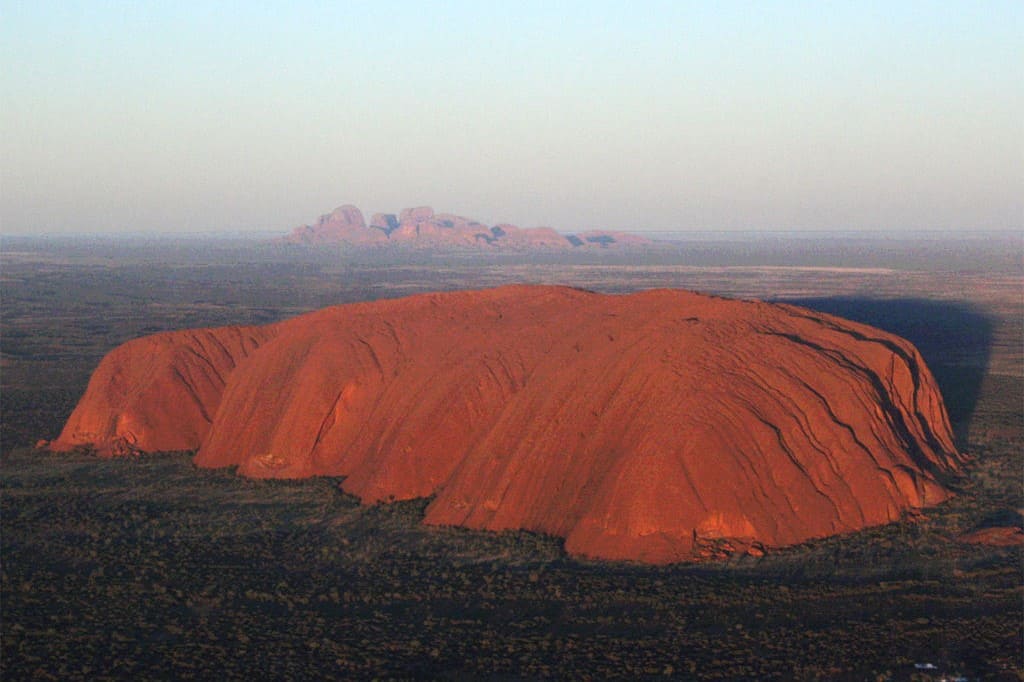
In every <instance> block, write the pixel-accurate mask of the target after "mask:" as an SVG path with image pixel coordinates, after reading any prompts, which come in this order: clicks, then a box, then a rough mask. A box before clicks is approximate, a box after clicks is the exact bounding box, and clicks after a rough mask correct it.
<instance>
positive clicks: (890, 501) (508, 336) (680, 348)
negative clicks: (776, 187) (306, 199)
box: [53, 286, 961, 563]
mask: <svg viewBox="0 0 1024 682" xmlns="http://www.w3.org/2000/svg"><path fill="white" fill-rule="evenodd" d="M86 444H88V445H92V446H94V447H96V448H98V449H99V450H100V451H103V452H108V453H111V454H117V453H119V452H122V451H125V450H130V451H135V450H145V451H153V450H171V449H174V450H178V449H185V448H189V449H191V448H195V449H197V450H198V452H197V455H196V459H195V461H196V463H197V464H198V465H200V466H204V467H223V466H229V465H237V466H238V468H239V472H240V473H241V474H243V475H246V476H253V477H304V476H313V475H317V474H323V475H331V476H345V477H346V478H345V480H344V483H343V484H342V487H343V488H344V489H345V490H346V491H348V492H350V493H353V494H355V495H357V496H359V497H360V498H361V499H362V500H364V501H365V502H374V501H379V500H392V499H407V498H414V497H422V496H428V495H434V496H435V498H434V500H433V501H432V502H431V504H430V505H429V507H428V508H427V511H426V518H425V522H426V523H428V524H439V525H459V526H466V527H470V528H478V529H491V530H502V529H512V528H522V529H528V530H533V531H540V532H544V533H550V534H554V535H558V536H561V537H564V538H565V546H566V549H567V550H568V551H569V552H570V553H572V554H576V555H583V556H589V557H597V558H608V559H630V560H638V561H644V562H653V563H666V562H674V561H686V560H692V559H695V558H699V557H701V556H707V555H708V554H709V553H710V552H713V551H714V548H715V547H716V546H720V545H722V544H723V543H732V544H733V546H734V547H737V546H739V547H749V548H751V551H761V550H762V547H772V546H781V545H788V544H792V543H798V542H801V541H803V540H807V539H809V538H816V537H822V536H827V535H831V534H836V533H842V532H847V531H852V530H855V529H859V528H863V527H866V526H870V525H875V524H882V523H886V522H889V521H892V520H895V519H897V518H899V516H900V515H901V513H903V512H904V511H906V510H908V509H912V508H917V507H922V506H929V505H934V504H936V503H938V502H941V501H942V500H944V499H946V498H947V497H949V492H948V491H947V490H946V489H945V488H944V486H943V481H944V480H946V478H947V477H948V476H951V475H955V474H956V472H957V471H958V470H959V467H960V463H961V456H960V455H959V454H958V453H957V452H956V449H955V447H954V445H953V441H952V437H951V431H950V426H949V423H948V420H947V417H946V412H945V408H944V406H943V403H942V398H941V396H940V394H939V392H938V390H937V388H936V385H935V382H934V380H933V379H932V376H931V374H930V373H929V371H928V369H927V368H926V367H925V365H924V362H923V361H922V359H921V357H920V355H919V354H918V352H917V351H916V350H915V349H914V348H913V346H911V345H910V344H909V343H908V342H906V341H904V340H903V339H900V338H898V337H895V336H893V335H890V334H887V333H885V332H882V331H879V330H877V329H873V328H871V327H867V326H865V325H861V324H856V323H853V322H848V321H845V320H842V319H839V318H836V317H832V316H829V315H825V314H819V313H814V312H811V311H809V310H805V309H801V308H796V307H792V306H783V305H773V304H767V303H758V302H744V301H733V300H727V299H721V298H715V297H709V296H703V295H699V294H694V293H689V292H683V291H667V290H660V291H648V292H643V293H638V294H632V295H628V296H611V295H601V294H595V293H590V292H585V291H580V290H575V289H569V288H561V287H532V286H514V287H502V288H498V289H491V290H485V291H476V292H457V293H447V294H428V295H421V296H413V297H410V298H405V299H397V300H386V301H377V302H372V303H361V304H353V305H345V306H338V307H333V308H327V309H324V310H321V311H318V312H315V313H310V314H307V315H303V316H300V317H297V318H294V319H291V320H287V321H285V322H281V323H278V324H275V325H270V326H266V327H262V328H255V329H253V328H221V329H213V330H204V331H188V332H177V333H171V334H161V335H158V336H155V337H147V338H142V339H138V340H135V341H131V342H129V343H126V344H125V345H123V346H121V347H119V348H117V349H115V350H114V351H113V352H111V353H110V354H109V355H108V356H107V357H106V358H105V359H104V360H103V362H102V363H101V365H100V367H99V368H98V369H97V370H96V373H95V374H94V376H93V378H92V381H91V382H90V384H89V387H88V389H87V391H86V394H85V396H84V397H83V398H82V400H81V402H80V403H79V405H78V407H77V408H76V409H75V411H74V414H73V415H72V416H71V419H70V420H69V422H68V424H67V426H66V428H65V429H64V432H63V433H62V434H61V436H60V438H59V439H58V440H57V441H55V442H54V444H53V447H54V448H56V449H69V448H73V447H77V446H82V445H86ZM126 445H128V446H130V447H126Z"/></svg>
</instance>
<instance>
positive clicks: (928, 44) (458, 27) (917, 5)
mask: <svg viewBox="0 0 1024 682" xmlns="http://www.w3.org/2000/svg"><path fill="white" fill-rule="evenodd" d="M0 67H2V70H0V171H2V175H0V233H3V234H34V233H43V234H62V233H77V234H83V233H119V232H135V233H138V232H146V233H183V234H184V233H195V232H211V231H214V232H215V231H226V232H237V231H280V232H285V231H288V230H290V229H291V228H292V227H294V226H296V225H299V224H303V223H310V222H313V221H314V220H315V219H316V218H317V216H319V215H320V214H322V213H327V212H329V211H331V210H332V209H333V208H335V207H336V206H340V205H342V204H355V205H356V206H359V207H360V208H361V209H362V210H363V211H364V213H366V214H367V215H369V214H372V213H374V212H378V211H381V212H398V211H399V210H401V209H402V208H404V207H407V206H417V205H430V206H433V207H434V208H435V210H437V211H443V212H451V213H457V214H460V215H464V216H468V217H471V218H475V219H478V220H480V221H482V222H484V223H487V224H496V223H501V222H509V223H514V224H517V225H520V226H522V227H533V226H540V225H547V226H552V227H555V228H557V229H560V230H563V231H567V232H568V231H576V230H583V229H592V228H595V229H596V228H608V229H624V230H644V231H687V230H700V231H708V230H755V231H756V230H815V231H820V230H843V231H857V230H870V231H878V230H882V231H892V232H903V231H916V230H948V231H964V232H970V231H982V230H994V229H1010V230H1022V229H1024V2H1020V1H1019V0H1008V1H1006V2H998V1H990V2H986V1H983V0H970V1H968V2H952V1H951V2H912V1H905V2H903V1H897V2H893V1H892V0H889V1H886V2H877V3H875V2H870V1H869V0H858V1H855V2H820V1H815V2H784V1H782V0H778V1H776V2H729V1H723V2H686V1H685V0H674V1H670V2H643V1H640V0H633V1H631V2H604V1H602V0H586V1H584V2H569V1H566V2H551V1H550V0H544V1H541V2H532V1H530V0H524V1H522V2H497V1H496V0H495V1H491V0H471V1H467V2H458V1H452V2H427V1H425V0H421V1H418V2H398V1H389V0H370V1H368V2H361V1H352V2H302V1H300V0H292V1H291V2H282V3H267V2H258V1H250V2H238V3H231V2H212V1H211V2H189V1H187V0H177V1H175V2H145V1H134V2H129V1H125V2H101V1H93V2H74V1H70V0H66V1H63V2H46V1H40V0H28V1H25V2H20V1H12V0H0Z"/></svg>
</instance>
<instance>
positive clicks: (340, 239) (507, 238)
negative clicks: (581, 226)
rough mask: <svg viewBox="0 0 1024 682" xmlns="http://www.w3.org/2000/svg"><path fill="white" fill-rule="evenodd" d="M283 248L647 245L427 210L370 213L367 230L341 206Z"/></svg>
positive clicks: (613, 235) (630, 237)
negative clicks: (295, 246) (490, 225)
mask: <svg viewBox="0 0 1024 682" xmlns="http://www.w3.org/2000/svg"><path fill="white" fill-rule="evenodd" d="M279 241H280V242H282V243H288V244H348V245H351V246H382V247H383V246H388V245H401V246H405V247H410V248H421V249H436V248H471V249H480V248H488V249H510V250H529V249H548V250H570V249H574V248H581V247H582V248H591V249H593V248H609V247H618V246H641V245H647V244H651V243H652V242H651V240H649V239H646V238H645V237H641V236H640V235H637V234H630V233H627V232H605V231H594V232H584V233H581V234H579V235H562V234H559V233H558V232H556V231H555V230H553V229H551V228H550V227H533V228H527V229H523V228H519V227H516V226H515V225H508V224H501V225H495V226H494V227H488V226H487V225H484V224H483V223H480V222H477V221H475V220H470V219H469V218H463V217H461V216H457V215H452V214H450V213H439V214H435V213H434V209H432V208H430V207H429V206H420V207H417V208H407V209H404V210H403V211H402V212H401V213H399V214H398V215H397V216H396V215H395V214H393V213H375V214H373V217H371V218H370V224H369V225H367V224H366V223H365V221H364V220H363V214H362V211H360V210H359V209H358V208H356V207H355V206H341V207H340V208H336V209H334V211H332V212H331V213H328V214H327V215H322V216H320V219H319V220H318V221H317V222H316V223H315V224H314V225H302V226H300V227H297V228H295V229H294V230H293V231H292V233H291V234H289V235H288V236H286V237H282V238H281V239H280V240H279Z"/></svg>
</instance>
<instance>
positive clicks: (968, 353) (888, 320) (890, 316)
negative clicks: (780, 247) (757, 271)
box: [780, 297, 994, 444]
mask: <svg viewBox="0 0 1024 682" xmlns="http://www.w3.org/2000/svg"><path fill="white" fill-rule="evenodd" d="M780 302H783V303H792V304H794V305H799V306H803V307H805V308H810V309H812V310H817V311H820V312H823V313H830V314H832V315H838V316H840V317H845V318H846V319H849V320H854V321H856V322H863V323H865V324H869V325H871V326H873V327H878V328H879V329H883V330H885V331H887V332H892V333H893V334H896V335H898V336H902V337H903V338H905V339H907V340H908V341H910V342H911V343H913V344H914V345H915V346H916V347H917V349H918V350H919V351H920V352H921V355H922V356H924V360H925V362H926V363H927V364H928V368H929V369H930V370H931V371H932V374H933V375H934V376H935V380H936V381H937V382H938V384H939V389H940V390H941V391H942V396H943V399H944V400H945V402H946V409H947V410H948V411H949V418H950V421H952V423H953V428H954V430H955V432H956V437H957V440H958V441H959V443H961V444H963V443H964V442H965V440H966V434H967V431H968V427H969V425H970V421H971V417H972V416H973V414H974V410H975V408H976V406H977V404H978V397H979V394H980V392H981V383H982V380H983V379H984V377H985V373H986V371H987V370H988V365H989V360H990V356H991V352H992V334H993V327H994V324H993V321H992V320H991V319H990V318H989V317H988V316H986V315H985V314H984V313H982V312H980V311H979V310H978V309H977V308H975V307H974V306H971V305H969V304H965V303H960V302H953V301H934V300H929V299H920V298H911V299H907V298H900V299H881V298H878V299H876V298H859V297H857V298H854V297H834V298H799V299H785V300H782V301H780Z"/></svg>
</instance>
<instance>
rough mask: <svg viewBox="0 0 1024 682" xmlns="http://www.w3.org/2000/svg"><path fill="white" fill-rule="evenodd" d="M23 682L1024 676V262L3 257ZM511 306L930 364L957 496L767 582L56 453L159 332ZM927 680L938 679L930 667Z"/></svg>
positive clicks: (233, 243)
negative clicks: (805, 315)
mask: <svg viewBox="0 0 1024 682" xmlns="http://www.w3.org/2000/svg"><path fill="white" fill-rule="evenodd" d="M0 258H2V261H0V266H2V270H0V297H2V302H3V305H2V320H0V322H2V325H0V332H2V337H0V344H2V345H0V350H2V365H0V370H2V373H0V390H2V402H0V409H2V441H0V444H2V448H3V466H2V472H0V473H2V484H3V491H2V492H3V495H2V512H3V516H2V524H3V528H2V530H3V533H2V538H0V542H2V545H0V549H2V559H3V566H2V598H3V601H2V604H3V606H2V613H3V623H2V632H0V635H2V647H3V649H2V654H3V655H2V659H0V666H2V671H3V674H4V677H5V678H7V679H25V678H38V679H62V678H68V677H88V678H90V679H123V678H129V677H131V678H156V677H161V678H168V677H173V678H182V679H190V678H192V679H207V678H210V677H214V676H219V675H224V674H227V675H229V676H233V677H240V676H243V675H248V676H251V675H260V676H261V677H267V678H373V677H383V678H410V677H411V678H431V679H480V678H490V679H543V678H560V679H606V678H628V679H638V678H656V677H669V678H672V677H675V678H683V679H753V678H769V679H857V680H859V679H928V678H929V677H932V678H933V679H938V678H939V676H940V675H949V676H955V675H963V676H966V677H968V678H981V679H1020V676H1021V675H1022V674H1024V661H1022V654H1021V652H1022V618H1024V608H1022V595H1024V592H1022V587H1021V585H1022V580H1021V578H1022V573H1021V558H1022V557H1021V549H1020V547H1021V545H1020V537H1019V536H1020V530H1019V529H1020V525H1021V510H1022V507H1024V500H1022V494H1021V458H1020V453H1021V451H1022V448H1021V446H1022V444H1024V334H1022V320H1024V300H1022V297H1024V275H1022V268H1021V243H1020V239H1019V237H1016V236H1011V235H998V236H995V237H991V236H982V237H958V238H953V237H949V236H945V237H943V236H941V235H940V236H938V237H937V236H935V235H918V236H914V237H909V236H904V237H900V238H898V239H889V238H886V237H884V236H875V237H863V236H862V237H857V238H840V237H835V236H830V237H828V238H824V237H821V236H819V237H817V238H812V237H810V236H793V235H778V236H776V237H773V238H759V239H756V240H754V239H752V238H750V237H745V236H743V235H733V236H729V237H728V238H725V237H723V236H721V235H707V236H706V237H705V238H701V239H697V238H693V237H690V238H688V239H680V240H678V241H675V242H673V243H672V245H671V247H670V248H669V247H648V246H642V247H637V248H636V249H631V250H625V251H611V250H609V251H607V252H606V251H603V250H598V251H596V252H588V253H586V254H560V253H552V254H543V255H536V254H523V253H502V254H494V253H492V254H481V253H475V252H461V253H436V252H429V251H425V252H409V253H403V254H400V256H398V257H396V256H395V255H393V254H391V255H389V254H384V253H378V252H369V253H359V254H353V253H345V252H342V251H341V250H340V249H329V248H318V249H310V248H307V247H303V246H282V245H279V244H270V243H268V242H265V241H257V240H252V239H210V238H202V239H200V238H196V239H192V240H161V239H152V238H149V239H146V238H136V239H127V240H125V239H113V238H107V239H85V238H80V239H74V238H62V239H49V240H47V239H43V238H27V237H26V238H6V237H5V238H4V240H3V243H2V249H0ZM512 283H520V284H522V283H529V284H558V285H568V286H573V287H580V288H584V289H588V290H593V291H600V292H606V293H626V292H632V291H639V290H646V289H652V288H682V289H690V290H697V291H701V292H706V293H711V294H716V295H721V296H728V297H734V298H744V299H763V300H770V301H782V302H789V303H795V304H798V305H801V306H805V307H808V308H811V309H814V310H818V311H822V312H827V313H833V314H836V315H840V316H842V317H846V318H849V319H851V320H855V321H858V322H863V323H867V324H870V325H872V326H875V327H878V328H880V329H883V330H885V331H888V332H891V333H894V334H897V335H899V336H902V337H904V338H906V339H907V340H909V341H910V342H912V343H913V344H914V345H915V346H916V347H917V348H918V350H919V351H920V352H921V354H922V355H923V357H924V359H925V361H926V362H927V364H928V367H929V368H930V369H931V371H932V373H933V374H934V375H935V378H936V380H937V382H938V385H939V388H940V390H941V392H942V394H943V397H944V399H945V402H946V407H947V409H948V412H949V417H950V420H951V423H952V427H953V431H954V434H955V438H956V444H957V447H958V449H959V450H960V451H961V452H962V453H965V454H966V455H967V457H968V462H967V464H966V465H965V472H964V475H963V476H962V477H961V478H960V479H958V480H957V481H955V482H954V483H953V484H952V485H953V492H954V493H955V494H954V497H953V498H952V499H950V500H949V501H947V502H944V503H943V504H941V505H939V506H937V507H934V508H928V509H924V510H922V511H921V512H919V513H913V514H908V515H907V516H906V517H905V518H902V519H900V520H899V521H897V522H894V523H890V524H886V525H881V526H875V527H872V528H869V529H866V530H863V531H859V532H856V533H850V534H844V535H840V536H836V537H830V538H826V539H818V540H813V541H809V542H806V543H803V544H800V545H797V546H794V547H788V548H784V549H778V550H773V551H770V552H768V553H767V554H765V555H763V556H758V555H753V554H750V553H746V552H730V551H728V548H722V551H721V552H720V553H718V554H716V555H715V556H713V557H712V559H713V560H712V561H708V562H702V563H698V564H673V565H668V566H646V565H641V564H636V563H629V562H607V561H592V560H586V559H581V558H573V557H570V556H568V555H567V554H566V552H565V550H564V548H563V546H562V545H561V542H560V540H559V539H557V538H554V537H550V536H544V535H538V534H532V533H526V532H521V531H505V532H501V533H489V532H479V531H470V530H464V529H455V528H446V527H425V526H423V525H421V524H420V523H419V521H420V520H421V518H422V517H423V515H424V511H425V509H426V507H427V505H428V504H429V502H430V500H429V499H425V498H420V499H414V500H408V501H402V502H395V503H390V504H389V503H386V502H384V503H380V504H374V505H370V506H361V505H359V504H358V502H357V501H356V500H355V499H354V498H352V497H350V496H348V495H346V494H345V493H343V492H342V491H341V490H340V489H339V486H338V483H339V481H337V480H333V479H331V478H329V477H318V478H312V479H307V480H297V481H274V480H251V479H247V478H243V477H239V476H236V475H235V474H234V473H233V472H232V471H231V470H230V469H216V470H207V469H199V468H197V467H196V466H195V465H194V464H193V462H192V456H191V453H188V452H174V453H160V454H151V455H144V456H140V457H137V458H135V457H132V458H122V459H102V458H97V457H95V456H93V455H91V454H89V453H85V452H81V453H71V454H68V453H51V452H48V451H46V450H45V449H43V450H40V449H35V448H34V447H33V446H34V444H35V443H36V442H37V441H39V440H52V439H53V438H55V437H56V436H57V435H58V434H59V432H60V429H61V428H62V426H63V424H64V422H65V421H66V420H67V418H68V416H69V415H70V413H71V411H72V409H73V408H74V406H75V404H76V402H77V401H78V400H79V398H80V397H81V396H82V393H83V392H84V390H85V386H86V384H87V382H88V379H89V376H90V374H91V373H92V371H93V370H94V369H95V368H96V366H97V364H98V363H99V361H100V359H101V358H102V357H103V356H104V355H105V354H106V353H107V352H109V351H110V350H111V349H112V348H114V347H115V346H117V345H118V344H120V343H122V342H124V341H127V340H129V339H133V338H136V337H139V336H142V335H145V334H150V333H155V332H159V331H169V330H176V329H183V328H193V327H213V326H223V325H252V324H266V323H272V322H277V321H280V320H284V319H287V318H290V317H293V316H295V315H298V314H301V313H305V312H308V311H311V310H316V309H319V308H322V307H325V306H329V305H335V304H339V303H348V302H357V301H370V300H377V299H383V298H396V297H400V296H405V295H409V294H414V293H422V292H432V291H453V290H461V289H475V288H482V287H492V286H498V285H503V284H512ZM926 664H928V665H932V666H934V667H931V668H927V667H921V666H924V665H926Z"/></svg>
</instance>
